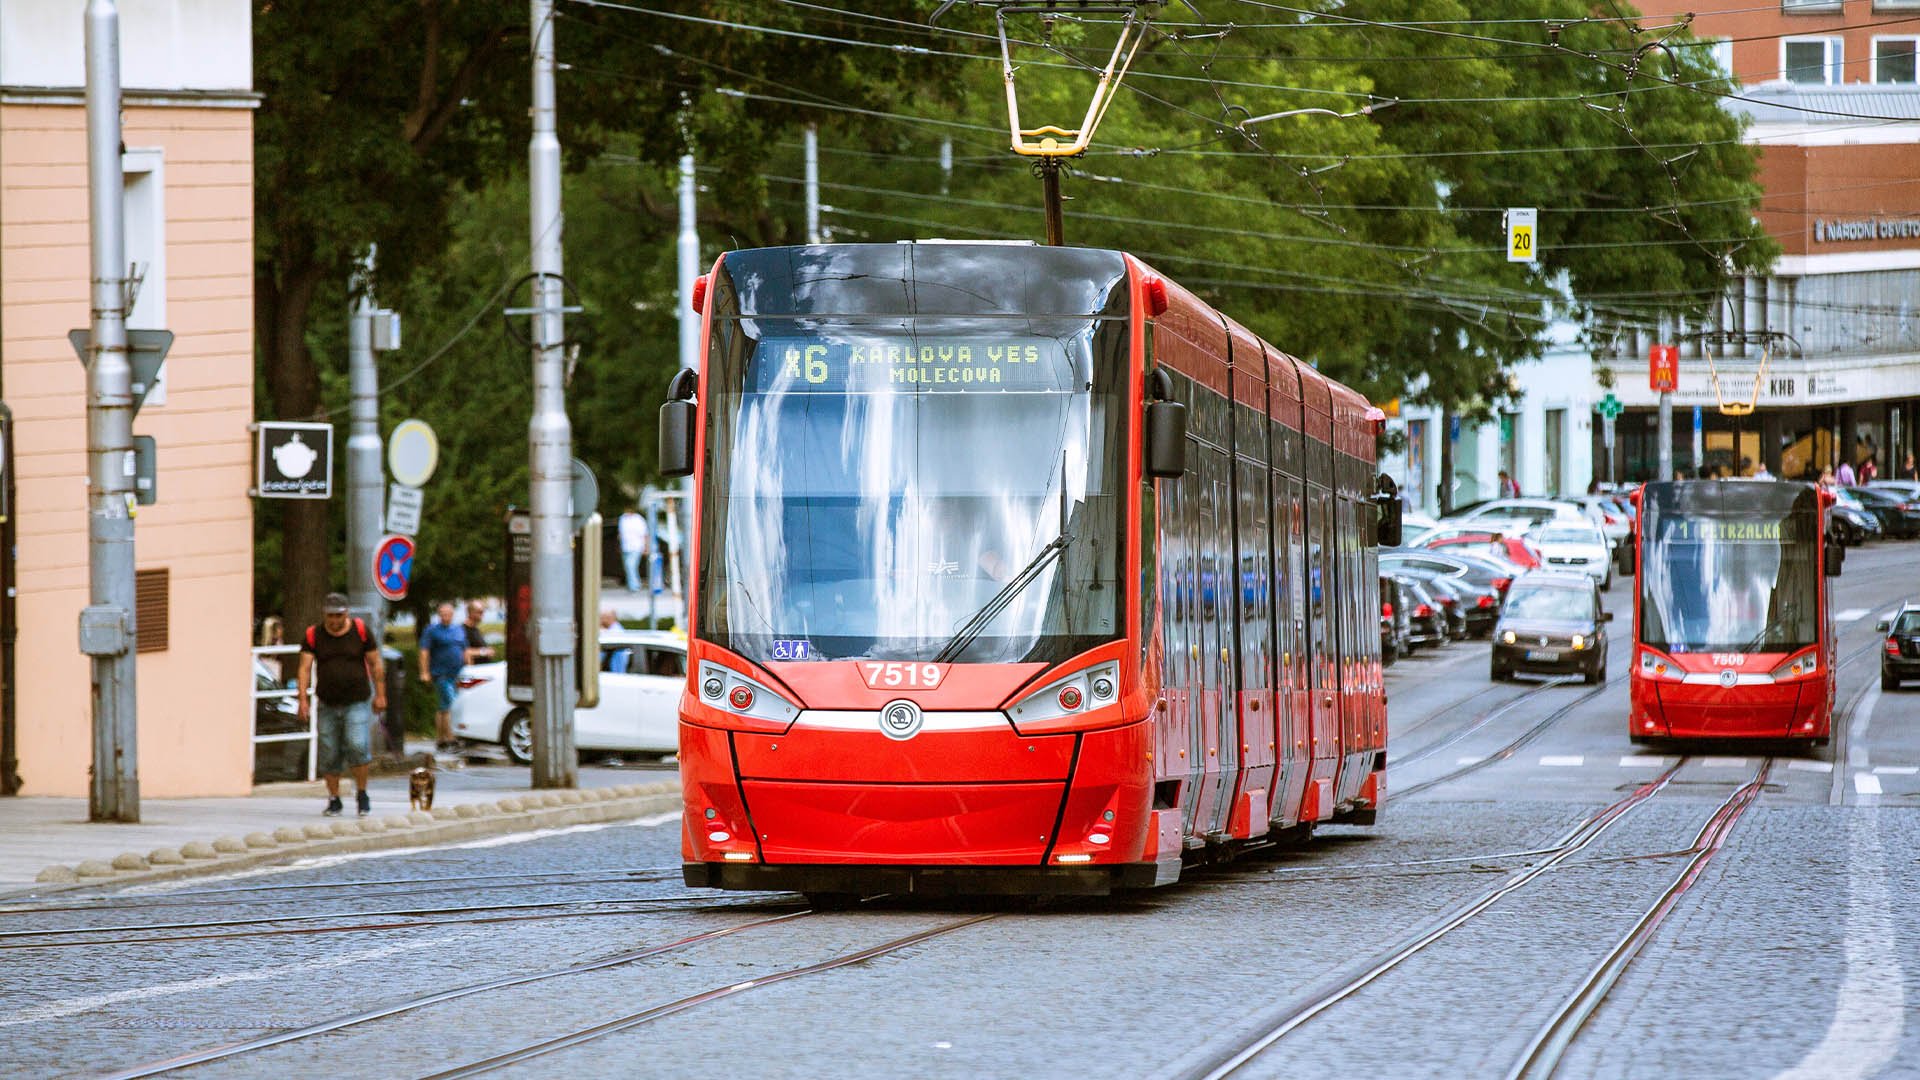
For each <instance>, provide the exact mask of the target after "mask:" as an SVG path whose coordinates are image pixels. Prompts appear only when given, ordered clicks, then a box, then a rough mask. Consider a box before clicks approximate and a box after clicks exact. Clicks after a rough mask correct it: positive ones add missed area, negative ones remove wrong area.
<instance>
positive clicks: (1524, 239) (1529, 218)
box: [1507, 206, 1540, 263]
mask: <svg viewBox="0 0 1920 1080" xmlns="http://www.w3.org/2000/svg"><path fill="white" fill-rule="evenodd" d="M1539 219H1540V211H1539V210H1536V209H1534V208H1533V207H1530V206H1526V207H1514V208H1512V209H1510V210H1508V211H1507V261H1508V262H1519V263H1530V262H1533V261H1534V257H1535V255H1536V254H1537V252H1538V250H1539V245H1538V244H1537V243H1536V242H1535V240H1536V238H1535V230H1534V227H1535V226H1536V225H1537V224H1538V223H1539Z"/></svg>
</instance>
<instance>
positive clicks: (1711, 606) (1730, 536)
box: [1640, 482, 1822, 653]
mask: <svg viewBox="0 0 1920 1080" xmlns="http://www.w3.org/2000/svg"><path fill="white" fill-rule="evenodd" d="M1816 500H1817V496H1816V495H1815V493H1814V491H1813V489H1812V488H1811V487H1809V486H1807V485H1804V484H1779V483H1776V484H1753V483H1738V482H1696V483H1691V484H1649V485H1647V487H1646V489H1645V492H1644V494H1643V495H1642V506H1641V515H1642V516H1641V530H1642V531H1641V535H1642V541H1641V545H1642V556H1643V559H1642V564H1641V571H1640V640H1641V641H1642V642H1644V643H1646V644H1647V645H1650V646H1653V647H1655V648H1659V649H1664V650H1666V651H1669V652H1677V653H1687V652H1730V653H1746V652H1768V653H1772V652H1792V651H1794V650H1796V649H1802V648H1805V647H1807V646H1809V645H1812V644H1813V643H1814V642H1815V641H1817V640H1819V632H1820V625H1821V622H1822V619H1821V615H1820V586H1821V580H1820V576H1819V574H1820V569H1819V559H1818V556H1819V542H1820V512H1819V506H1818V502H1817V501H1816Z"/></svg>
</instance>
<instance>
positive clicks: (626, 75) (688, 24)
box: [253, 0, 938, 622]
mask: <svg viewBox="0 0 1920 1080" xmlns="http://www.w3.org/2000/svg"><path fill="white" fill-rule="evenodd" d="M662 7H664V8H665V9H666V10H667V12H668V13H669V14H674V13H679V14H687V15H696V16H698V17H699V18H703V19H712V20H718V21H720V22H735V23H738V22H745V21H757V22H761V23H766V22H768V21H771V22H773V23H775V24H778V25H784V26H788V27H793V28H798V27H800V26H801V25H803V20H802V18H801V17H800V16H801V15H802V14H804V12H802V11H801V10H800V9H791V10H786V11H780V10H775V11H769V10H767V8H766V5H763V4H757V3H751V2H748V0H707V2H685V3H679V4H672V5H662ZM871 7H872V8H873V10H874V11H875V12H876V13H889V14H896V15H903V16H911V15H912V14H913V10H912V9H913V8H914V5H912V4H909V3H907V2H906V0H887V2H886V3H882V4H877V5H871ZM526 18H527V11H526V7H525V5H524V4H514V3H508V2H504V0H482V2H476V3H450V2H446V0H406V2H402V0H372V2H370V3H366V4H361V5H359V6H358V7H357V8H356V9H355V10H354V12H353V16H352V17H351V18H342V17H340V13H339V12H338V11H336V10H334V9H332V8H329V7H328V6H326V5H319V4H287V3H269V2H266V0H261V2H260V3H258V4H256V5H255V9H254V20H253V27H254V62H255V78H256V85H257V87H258V89H259V90H260V91H261V93H262V95H263V102H262V105H261V109H260V111H259V113H258V116H257V123H256V145H255V192H256V211H255V215H256V220H255V225H256V265H255V297H256V314H255V325H256V335H257V340H258V343H259V355H260V369H261V390H262V392H263V399H264V400H265V402H266V403H267V409H268V410H270V413H271V415H275V416H277V417H280V418H305V417H314V418H330V417H332V416H333V415H334V413H335V412H336V411H337V410H341V409H342V408H343V406H344V404H345V395H344V393H340V392H338V391H337V389H334V388H332V387H333V384H336V383H337V382H338V381H339V379H340V378H342V377H343V376H341V375H340V373H339V368H340V364H339V362H337V361H332V360H328V361H326V362H323V361H322V360H321V358H322V357H327V358H332V357H340V356H343V353H344V350H343V348H342V345H341V342H342V339H343V336H344V328H343V324H344V322H345V312H346V307H347V302H348V298H347V296H346V293H345V289H346V285H345V283H346V281H347V279H348V276H349V273H350V270H351V268H352V265H353V262H354V260H355V258H356V257H357V256H358V254H359V253H361V252H362V251H364V250H365V248H366V246H367V245H368V244H369V243H377V244H378V246H379V271H378V273H379V282H381V283H382V284H381V285H380V286H379V287H380V289H381V295H382V296H383V297H386V298H387V300H388V302H391V301H392V299H393V295H394V293H395V292H396V291H397V290H395V289H393V288H391V287H389V286H390V285H391V283H394V282H404V281H408V280H409V279H411V278H412V277H413V276H414V275H415V274H416V273H419V272H421V271H423V270H426V269H427V268H430V267H434V266H436V265H438V264H439V263H440V261H441V259H442V258H443V257H444V255H445V254H446V251H447V249H448V244H449V243H450V241H451V239H452V236H453V232H454V230H453V229H452V227H451V226H452V220H451V214H452V212H453V210H454V208H455V207H456V206H459V205H461V200H462V197H463V196H464V195H467V194H469V193H471V192H474V191H477V190H479V189H481V188H483V187H486V186H488V185H489V184H492V183H496V182H499V181H501V180H503V179H505V178H508V177H511V176H512V175H513V174H514V172H515V170H516V169H517V168H518V167H519V163H520V162H523V161H524V160H525V154H526V149H525V148H526V136H527V120H526V112H527V102H528V62H527V59H526V46H527V41H528V34H527V25H526ZM558 18H559V20H560V21H559V23H558V25H557V28H556V34H557V38H558V41H559V46H558V47H559V51H560V55H561V57H562V59H563V61H564V62H565V63H567V64H568V65H569V70H568V72H567V73H566V74H565V75H564V76H563V80H562V84H561V93H560V108H559V120H560V125H561V140H562V145H563V147H564V150H565V153H566V155H567V162H568V165H569V167H570V168H575V169H577V168H579V167H581V166H582V165H584V164H586V163H587V162H590V161H592V160H594V159H595V158H596V157H597V156H598V154H599V152H600V150H601V149H602V148H603V147H604V146H605V145H606V141H607V139H609V138H610V137H612V136H614V135H616V134H618V135H620V136H621V137H623V138H625V139H626V140H628V141H629V143H630V144H631V145H632V147H633V150H634V153H636V154H637V155H638V156H640V157H641V158H642V159H644V160H648V161H653V162H664V161H667V160H670V159H672V158H673V157H675V156H677V155H678V154H679V153H681V152H682V150H683V149H684V148H685V147H686V146H688V145H689V144H694V145H698V146H699V147H700V148H701V150H702V154H703V156H704V157H706V158H707V159H708V160H712V161H716V162H729V161H734V162H738V161H742V160H746V159H748V158H750V157H751V156H752V154H753V153H754V148H755V147H756V146H757V145H759V144H760V143H761V142H762V141H764V140H765V139H767V138H769V137H771V136H772V135H773V134H774V133H777V132H779V131H781V130H783V129H785V128H788V127H790V126H791V125H792V124H793V123H795V117H796V115H797V114H796V112H795V110H794V109H793V108H792V107H791V106H787V105H783V104H779V103H774V102H758V103H755V104H754V107H753V108H752V109H751V110H748V109H746V108H744V107H743V103H742V102H739V101H736V100H733V99H728V98H725V97H722V96H719V95H715V94H713V93H712V92H711V91H712V89H713V88H714V86H716V85H717V84H718V83H720V82H723V81H728V80H735V81H737V80H739V79H742V78H770V79H775V80H779V81H781V82H785V83H793V82H798V81H804V82H805V83H807V85H808V86H810V87H812V88H814V89H815V90H817V91H820V92H824V93H831V94H833V95H835V96H836V97H838V98H840V99H841V100H845V101H848V102H852V103H857V104H858V103H864V104H870V105H876V106H884V105H886V104H887V102H888V100H889V99H888V97H887V95H889V94H892V93H894V92H896V91H897V89H898V85H897V83H896V82H895V81H894V79H893V76H894V75H896V74H897V73H898V71H900V70H901V69H902V65H903V64H905V63H906V62H907V59H906V58H904V57H898V56H897V55H896V54H893V53H888V52H881V53H879V54H878V55H877V56H875V57H872V58H867V62H863V63H861V64H858V65H856V64H853V63H851V62H849V60H848V58H847V57H846V56H845V55H844V50H841V49H839V48H837V47H835V46H832V45H830V44H828V43H825V42H819V41H812V40H808V39H803V38H791V37H775V36H771V35H766V34H754V35H743V34H741V33H740V32H739V31H736V30H732V29H729V28H726V27H724V26H720V25H714V24H711V23H703V22H692V21H686V20H684V19H682V20H671V19H668V18H667V17H666V16H665V15H662V14H659V13H658V12H657V11H652V12H650V11H642V10H640V9H639V8H637V7H634V8H631V9H623V8H617V7H613V6H597V5H590V4H585V3H569V4H563V5H562V6H561V8H560V10H559V12H558ZM844 21H846V22H848V23H849V25H846V26H844V27H839V28H837V29H834V33H835V34H837V35H839V36H856V37H857V36H861V35H870V34H871V33H872V31H873V29H874V24H872V23H868V22H865V21H861V20H844ZM804 24H805V25H807V26H808V27H809V28H810V29H817V28H818V23H817V20H814V19H812V18H809V19H806V20H804ZM830 28H832V27H830ZM636 37H639V38H651V39H654V40H657V41H658V42H661V43H662V47H666V44H667V43H670V45H671V50H670V51H674V50H677V51H679V52H681V53H684V55H685V56H689V57H699V58H701V62H699V63H695V62H692V61H690V60H682V59H677V58H676V57H675V56H674V55H662V54H661V53H660V52H659V51H658V50H653V49H640V48H636V46H635V41H634V39H635V38H636ZM716 64H719V65H723V67H716V66H715V65H716ZM920 66H922V67H924V66H925V64H921V65H920ZM934 85H938V84H937V83H936V84H934ZM750 173H751V170H745V171H744V174H746V175H750ZM581 239H582V238H581V237H579V236H578V235H572V236H570V240H572V241H574V244H573V247H574V250H576V251H577V250H579V249H580V247H581V246H582V245H581V244H580V243H579V241H580V240H581ZM586 239H588V241H589V243H588V245H586V246H587V247H588V248H589V250H590V238H586ZM457 299H458V300H459V301H461V302H462V306H464V302H469V301H472V300H474V299H475V298H474V297H473V296H471V295H462V296H459V297H458V298H457ZM525 382H526V380H525V378H524V377H523V378H522V379H521V380H520V384H521V385H525ZM500 412H501V419H499V420H497V421H496V423H498V424H499V425H500V427H499V428H498V429H496V430H494V431H493V437H494V438H496V439H499V440H501V441H506V440H507V439H508V438H509V434H508V433H509V432H511V431H512V430H513V429H515V428H516V427H517V426H518V423H519V421H520V420H521V418H523V417H524V415H525V414H524V412H521V413H519V414H518V415H516V414H514V412H513V410H512V409H511V408H507V407H502V409H501V410H500ZM260 528H261V529H262V530H263V539H264V533H265V532H266V531H271V532H272V533H273V534H274V537H273V538H272V539H265V542H263V544H262V546H261V552H262V553H263V554H272V553H274V548H275V547H276V546H277V549H278V550H277V556H278V561H277V565H268V566H264V567H262V572H261V573H259V574H257V575H256V580H257V581H258V582H259V588H258V589H257V593H258V595H257V597H256V601H257V602H258V603H259V604H260V605H261V607H262V609H263V610H264V609H268V608H277V609H280V610H283V611H285V612H286V613H287V614H288V615H289V616H290V617H292V618H293V620H294V621H296V622H297V621H299V620H302V619H306V618H309V617H311V616H312V615H313V614H314V613H315V611H316V610H317V608H318V605H319V599H320V596H321V594H322V593H323V592H325V591H326V589H327V587H328V586H329V584H330V583H332V582H334V581H337V580H339V572H338V569H337V564H336V563H335V562H334V560H333V558H332V557H331V555H330V553H331V552H332V551H333V550H334V549H335V548H336V547H337V546H338V545H337V542H336V537H337V536H338V531H337V528H336V521H335V519H334V518H333V515H332V514H331V513H330V507H329V506H328V505H327V504H325V503H320V502H313V503H306V502H291V503H287V504H285V505H281V506H278V507H275V508H273V509H272V510H270V511H268V512H265V513H263V514H261V515H260ZM275 540H277V545H276V543H275V542H274V541H275Z"/></svg>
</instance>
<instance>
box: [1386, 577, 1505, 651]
mask: <svg viewBox="0 0 1920 1080" xmlns="http://www.w3.org/2000/svg"><path fill="white" fill-rule="evenodd" d="M1392 570H1393V572H1394V573H1397V574H1402V575H1404V576H1407V577H1415V578H1419V579H1420V580H1422V581H1425V582H1427V583H1428V585H1429V586H1431V587H1432V588H1433V589H1434V590H1435V591H1436V592H1437V593H1438V595H1439V597H1440V601H1441V603H1442V605H1444V606H1445V607H1446V609H1447V619H1448V626H1449V629H1450V630H1451V632H1452V634H1453V636H1454V637H1456V638H1462V639H1464V638H1469V637H1485V636H1486V635H1487V634H1489V633H1491V632H1492V631H1493V624H1494V622H1495V621H1496V620H1498V619H1499V617H1500V593H1499V592H1498V590H1497V589H1496V588H1495V587H1494V586H1493V585H1492V584H1486V585H1482V584H1480V583H1478V582H1476V581H1475V580H1474V579H1473V577H1470V576H1468V574H1467V572H1465V571H1464V570H1463V571H1462V572H1460V573H1454V574H1449V573H1446V572H1445V571H1443V570H1436V569H1433V568H1430V567H1428V566H1427V565H1425V560H1420V559H1409V560H1405V561H1402V562H1398V563H1396V564H1395V565H1394V566H1393V567H1392Z"/></svg>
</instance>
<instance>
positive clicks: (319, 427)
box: [254, 420, 333, 499]
mask: <svg viewBox="0 0 1920 1080" xmlns="http://www.w3.org/2000/svg"><path fill="white" fill-rule="evenodd" d="M258 430H259V441H258V443H257V444H256V448H255V454H254V458H255V461H256V463H257V464H256V469H257V475H256V476H255V479H254V490H255V493H256V494H258V495H259V496H260V497H262V498H268V499H324V498H327V497H328V496H330V495H332V494H333V425H331V424H309V423H289V422H285V421H277V420H269V421H263V422H261V423H260V424H259V425H258Z"/></svg>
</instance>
